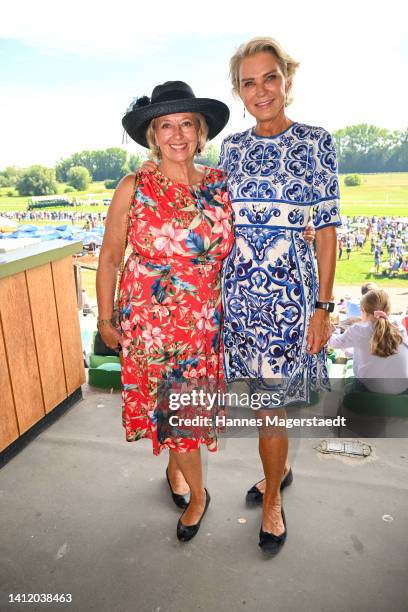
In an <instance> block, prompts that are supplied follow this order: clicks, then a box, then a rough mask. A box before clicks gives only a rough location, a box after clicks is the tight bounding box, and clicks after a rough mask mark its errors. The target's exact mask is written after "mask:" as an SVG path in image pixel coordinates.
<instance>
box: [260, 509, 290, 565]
mask: <svg viewBox="0 0 408 612" xmlns="http://www.w3.org/2000/svg"><path fill="white" fill-rule="evenodd" d="M281 512H282V520H283V524H284V526H285V531H284V532H283V533H281V535H278V536H277V535H275V534H273V533H269V531H263V529H262V524H261V530H260V532H259V543H258V546H259V547H260V548H261V549H262V551H263V552H264V553H266V554H267V555H269V556H271V557H274V556H275V555H277V554H278V552H279V551H280V550H281V549H282V547H283V545H284V543H285V542H286V538H287V536H288V530H287V528H286V519H285V513H284V511H283V508H282V507H281Z"/></svg>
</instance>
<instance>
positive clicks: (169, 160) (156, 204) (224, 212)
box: [97, 81, 233, 541]
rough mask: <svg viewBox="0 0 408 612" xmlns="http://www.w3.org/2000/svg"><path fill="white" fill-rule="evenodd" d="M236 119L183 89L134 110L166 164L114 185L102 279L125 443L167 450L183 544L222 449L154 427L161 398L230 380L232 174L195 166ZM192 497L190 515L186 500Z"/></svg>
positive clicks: (134, 119)
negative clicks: (206, 462)
mask: <svg viewBox="0 0 408 612" xmlns="http://www.w3.org/2000/svg"><path fill="white" fill-rule="evenodd" d="M228 117H229V111H228V108H227V107H226V106H225V105H224V104H223V103H222V102H218V101H216V100H210V99H207V98H196V97H195V96H194V94H193V92H192V90H191V89H190V88H189V86H188V85H186V84H185V83H182V82H181V81H173V82H168V83H165V84H164V85H160V86H157V87H156V88H155V89H154V90H153V93H152V99H151V100H149V98H147V97H144V98H141V99H139V100H137V101H136V102H135V103H134V104H132V106H131V109H129V111H128V112H127V114H126V115H125V117H124V119H123V125H124V127H125V129H126V131H127V132H128V134H129V135H130V136H131V137H132V138H133V139H134V140H136V142H138V143H139V144H142V145H144V146H148V145H149V146H150V148H151V149H153V151H154V153H155V154H156V155H159V158H160V164H159V167H158V169H157V170H156V171H155V172H153V173H151V172H144V171H141V172H139V173H138V174H137V176H136V177H135V176H134V175H129V176H127V177H125V178H124V179H122V181H121V183H120V184H119V185H118V187H117V189H116V191H115V195H114V197H113V200H112V204H111V206H110V210H109V214H108V218H107V223H106V230H105V237H104V242H103V246H102V249H101V253H100V258H99V269H98V275H97V295H98V308H99V323H98V327H99V329H100V331H101V335H102V338H103V340H104V341H105V343H106V344H107V345H108V346H111V347H112V348H118V345H120V346H121V351H122V384H123V425H124V427H125V431H126V439H127V440H128V441H129V442H130V441H134V440H139V439H140V438H146V437H147V438H151V440H152V443H153V452H154V453H155V454H159V453H160V452H161V451H162V450H163V449H169V451H170V460H169V466H168V469H167V478H168V482H169V485H170V489H171V492H172V494H173V499H174V500H175V502H176V503H177V505H179V506H180V507H183V508H186V509H185V512H184V513H183V515H182V517H181V518H182V519H183V520H181V518H180V521H179V523H178V526H177V535H178V537H179V539H180V540H183V541H186V540H189V539H191V538H192V537H194V535H195V534H196V533H197V531H198V528H199V526H200V521H201V519H202V517H203V515H204V513H205V511H206V509H207V507H208V503H209V500H210V497H209V494H208V491H207V490H206V489H204V485H203V479H202V470H201V458H200V445H201V444H202V443H204V444H206V445H207V447H208V449H209V450H210V451H214V450H216V448H217V439H216V436H215V433H214V430H213V429H212V428H211V427H209V428H204V429H202V430H201V432H200V434H199V435H197V436H196V437H194V436H192V435H191V432H190V435H187V436H185V435H177V430H176V432H174V431H173V432H171V434H170V433H168V432H167V433H166V430H165V429H163V428H160V427H158V423H157V419H158V416H159V417H160V412H159V411H158V409H157V408H158V389H159V387H160V386H161V384H162V383H168V384H169V386H171V385H172V383H173V382H174V381H180V380H186V382H188V381H189V380H190V379H194V380H198V381H199V380H200V379H205V380H207V381H208V380H209V381H212V380H213V381H214V382H215V383H217V382H218V381H219V380H220V379H222V357H221V355H220V342H221V339H220V331H221V322H222V321H221V319H222V311H221V281H220V271H221V265H222V260H223V259H224V258H225V257H226V256H227V255H228V253H229V251H230V249H231V247H232V244H233V230H232V218H231V215H232V213H231V207H230V203H229V199H228V194H227V186H226V176H225V173H224V172H223V171H221V170H218V169H209V168H203V167H202V166H199V167H196V166H195V165H194V163H193V160H194V155H195V154H196V153H197V152H200V150H201V148H202V147H203V146H204V144H205V141H206V140H207V131H208V138H209V139H211V138H213V137H214V136H215V135H216V134H217V133H218V132H220V131H221V130H222V128H223V127H224V126H225V124H226V123H227V121H228ZM129 202H131V204H130V207H129ZM127 220H128V221H127ZM126 223H127V225H126ZM126 227H128V232H127V238H128V244H129V246H130V247H131V249H132V252H131V254H130V256H129V258H128V259H127V262H126V266H125V269H124V273H123V275H122V279H121V284H120V298H119V299H120V332H119V331H118V330H117V329H115V327H114V326H113V325H112V322H111V319H112V315H113V297H114V283H115V274H116V271H117V267H118V264H119V261H120V256H121V250H122V248H123V236H124V231H125V228H126ZM121 238H122V239H121ZM174 489H178V493H176V492H175V491H174ZM182 489H184V491H182ZM188 489H189V490H190V502H189V503H188V504H187V501H186V499H185V498H184V496H182V493H183V492H185V491H186V490H188Z"/></svg>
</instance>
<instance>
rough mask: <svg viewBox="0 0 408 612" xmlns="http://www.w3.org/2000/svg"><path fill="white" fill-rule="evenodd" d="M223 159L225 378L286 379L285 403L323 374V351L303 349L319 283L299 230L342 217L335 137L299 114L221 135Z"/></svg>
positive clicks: (268, 383)
mask: <svg viewBox="0 0 408 612" xmlns="http://www.w3.org/2000/svg"><path fill="white" fill-rule="evenodd" d="M220 165H221V166H222V167H223V168H224V170H226V171H227V173H228V185H229V187H228V189H229V194H230V199H231V204H232V208H233V216H234V226H235V244H234V246H233V249H232V251H231V254H230V255H229V257H228V258H227V259H226V260H225V264H224V272H223V302H224V349H225V353H224V369H225V376H226V379H227V381H228V382H231V381H233V380H237V379H242V378H244V379H248V378H249V379H255V380H256V381H257V385H259V386H260V387H261V388H268V387H269V388H271V387H272V386H276V383H277V379H283V380H285V382H286V384H285V387H286V394H285V400H282V403H284V404H288V403H290V402H291V401H293V400H303V401H309V393H310V390H311V389H319V388H327V387H328V384H327V383H328V380H327V369H326V363H325V353H324V350H322V351H321V352H320V353H319V354H318V355H309V353H308V352H307V350H306V332H307V323H308V321H309V318H310V316H311V315H312V314H313V312H314V303H315V301H316V299H317V296H318V282H317V275H316V270H315V262H314V256H313V252H312V249H311V248H310V247H309V246H308V244H307V243H306V241H305V240H304V238H303V230H304V228H305V226H306V225H307V223H308V220H309V216H310V215H312V219H313V224H314V227H315V229H316V230H317V231H318V230H319V229H321V228H323V227H327V226H329V225H336V226H337V225H340V224H341V219H340V215H339V207H338V199H339V185H338V176H337V162H336V152H335V148H334V144H333V139H332V137H331V136H330V134H329V133H328V132H327V131H325V130H324V129H322V128H319V127H311V126H308V125H304V124H301V123H294V124H292V125H291V126H290V127H289V128H288V129H287V130H285V131H284V132H282V133H281V134H277V135H276V136H272V137H262V136H257V135H256V133H255V131H254V129H249V130H247V131H245V132H241V133H238V134H233V135H232V136H228V137H227V138H226V139H225V140H224V142H223V144H222V148H221V156H220Z"/></svg>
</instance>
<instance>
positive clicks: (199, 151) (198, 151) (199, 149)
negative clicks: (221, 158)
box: [197, 147, 201, 155]
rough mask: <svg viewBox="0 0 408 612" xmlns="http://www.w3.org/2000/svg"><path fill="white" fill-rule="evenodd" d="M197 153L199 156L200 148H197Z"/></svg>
mask: <svg viewBox="0 0 408 612" xmlns="http://www.w3.org/2000/svg"><path fill="white" fill-rule="evenodd" d="M197 153H198V154H199V155H200V153H201V147H198V149H197Z"/></svg>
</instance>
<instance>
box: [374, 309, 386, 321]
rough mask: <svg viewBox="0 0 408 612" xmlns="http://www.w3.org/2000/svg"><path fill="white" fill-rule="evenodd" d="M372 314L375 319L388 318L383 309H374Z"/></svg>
mask: <svg viewBox="0 0 408 612" xmlns="http://www.w3.org/2000/svg"><path fill="white" fill-rule="evenodd" d="M373 314H374V318H375V319H388V316H387V315H386V314H385V312H384V311H383V310H374V313H373Z"/></svg>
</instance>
